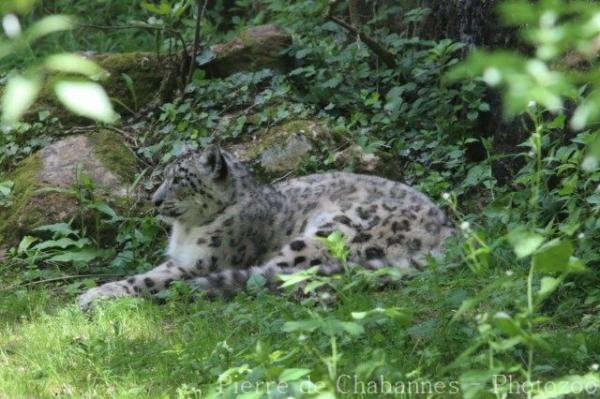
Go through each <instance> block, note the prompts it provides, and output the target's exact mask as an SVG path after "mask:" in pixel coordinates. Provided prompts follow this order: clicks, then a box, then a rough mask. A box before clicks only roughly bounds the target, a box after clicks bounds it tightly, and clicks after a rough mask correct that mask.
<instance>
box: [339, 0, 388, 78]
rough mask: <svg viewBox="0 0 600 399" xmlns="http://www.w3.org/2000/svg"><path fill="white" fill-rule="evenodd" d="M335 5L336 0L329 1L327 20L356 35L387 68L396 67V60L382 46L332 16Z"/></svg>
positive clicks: (360, 31)
mask: <svg viewBox="0 0 600 399" xmlns="http://www.w3.org/2000/svg"><path fill="white" fill-rule="evenodd" d="M336 3H337V0H330V1H329V8H328V9H327V18H328V19H330V20H331V21H333V22H335V23H336V24H338V25H340V26H341V27H342V28H344V29H346V30H347V31H349V32H351V33H353V34H355V35H358V38H359V39H360V40H362V41H363V43H365V44H366V45H367V47H368V48H370V49H371V51H372V52H374V53H375V55H377V56H378V57H379V58H381V59H382V60H383V62H385V63H386V65H387V66H389V67H390V68H394V67H395V66H396V60H395V57H394V55H393V54H392V53H390V52H389V51H387V50H386V49H385V48H383V46H382V45H381V44H379V43H378V42H377V41H376V40H375V39H373V38H372V37H371V36H369V35H367V34H366V33H364V32H363V31H362V30H360V29H357V28H356V27H354V26H352V25H351V24H349V23H347V22H346V21H344V20H343V19H341V18H338V17H336V16H335V15H333V6H334V5H335V4H336Z"/></svg>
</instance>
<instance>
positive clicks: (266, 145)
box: [227, 119, 333, 179]
mask: <svg viewBox="0 0 600 399" xmlns="http://www.w3.org/2000/svg"><path fill="white" fill-rule="evenodd" d="M332 143H333V139H332V136H331V131H330V128H329V126H328V125H327V123H326V122H325V121H320V120H308V119H306V120H305V119H299V120H291V121H287V122H284V123H282V124H280V125H277V126H273V127H270V128H268V129H263V130H260V131H259V132H257V133H256V134H255V135H253V136H252V138H251V140H248V141H245V142H243V143H237V144H233V145H229V146H227V148H228V149H229V150H230V151H232V152H233V153H234V155H235V156H236V157H237V158H239V159H241V160H244V161H246V162H249V163H250V164H251V165H252V166H253V167H254V169H255V170H256V171H257V172H259V175H261V176H263V177H266V178H267V179H270V178H276V177H281V176H282V175H285V174H287V173H288V172H291V171H293V170H295V169H297V168H298V167H300V166H301V164H302V162H304V161H306V160H307V159H308V158H309V157H310V155H312V154H315V153H316V152H318V151H321V150H322V149H324V148H326V147H329V146H331V145H332Z"/></svg>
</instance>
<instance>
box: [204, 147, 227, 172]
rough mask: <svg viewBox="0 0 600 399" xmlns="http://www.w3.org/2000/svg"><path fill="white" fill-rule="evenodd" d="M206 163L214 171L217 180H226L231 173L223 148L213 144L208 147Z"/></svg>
mask: <svg viewBox="0 0 600 399" xmlns="http://www.w3.org/2000/svg"><path fill="white" fill-rule="evenodd" d="M205 153H206V163H207V166H208V167H209V168H210V170H211V171H212V175H213V178H214V179H215V180H225V179H226V178H227V175H228V174H229V166H228V165H227V160H226V159H225V157H224V156H223V152H222V151H221V148H220V147H219V146H218V145H216V144H213V145H211V146H209V147H207V148H206V150H205Z"/></svg>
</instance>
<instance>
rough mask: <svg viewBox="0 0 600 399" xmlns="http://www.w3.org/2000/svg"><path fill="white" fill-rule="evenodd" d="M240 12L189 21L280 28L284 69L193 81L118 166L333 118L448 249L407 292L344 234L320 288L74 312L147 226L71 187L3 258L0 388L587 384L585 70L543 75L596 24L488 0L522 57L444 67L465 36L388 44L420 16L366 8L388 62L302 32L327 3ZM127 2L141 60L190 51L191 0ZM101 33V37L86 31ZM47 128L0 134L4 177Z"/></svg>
mask: <svg viewBox="0 0 600 399" xmlns="http://www.w3.org/2000/svg"><path fill="white" fill-rule="evenodd" d="M57 3H58V4H62V5H63V6H64V8H65V9H67V8H68V7H67V6H71V4H70V2H66V1H65V2H62V1H57ZM256 3H257V2H253V1H246V0H238V1H236V2H235V4H234V5H233V6H232V7H231V8H230V9H229V10H228V12H231V13H233V14H234V15H235V17H234V18H232V19H231V21H225V17H224V15H226V13H225V10H226V6H225V5H224V2H219V1H217V2H216V4H215V6H214V8H213V9H209V10H207V13H206V19H205V21H204V22H203V25H202V26H203V33H204V34H206V36H204V40H205V41H215V40H220V39H222V38H226V37H229V36H230V35H231V32H222V31H219V28H221V27H223V26H234V27H235V28H236V29H241V28H244V27H246V26H251V25H254V24H259V23H264V22H278V23H279V24H281V25H282V26H284V27H286V28H287V29H289V30H290V31H291V32H292V34H293V36H294V43H293V45H292V46H291V47H290V48H289V49H288V50H287V55H288V56H289V57H290V58H291V59H292V60H293V67H292V68H291V69H290V71H289V72H288V73H285V74H281V73H277V72H275V71H271V70H262V71H255V72H246V73H239V74H236V75H234V76H230V77H228V78H225V79H212V78H209V77H207V76H206V74H204V73H203V72H202V71H198V73H196V75H195V76H194V79H193V81H192V82H191V84H190V85H188V87H187V88H186V91H185V93H184V95H183V96H182V97H180V98H176V99H174V100H173V101H170V102H167V103H165V104H162V105H161V107H160V109H159V110H157V111H156V112H155V113H150V114H149V115H148V117H147V118H145V119H144V120H142V121H138V122H136V124H135V126H131V127H130V128H131V130H132V131H134V132H136V134H137V135H136V136H135V141H136V144H137V145H136V150H137V155H138V156H139V157H140V159H141V160H142V161H143V162H145V163H148V164H149V165H151V166H152V167H153V170H154V172H153V176H151V177H150V178H149V179H146V176H145V175H140V176H138V177H137V179H136V183H142V182H143V183H144V184H145V186H146V187H147V188H151V187H152V184H153V181H154V180H156V179H157V178H158V176H159V175H160V173H161V169H162V167H163V166H164V165H165V164H166V163H167V162H169V161H170V160H171V159H172V158H173V157H174V156H176V155H177V154H178V153H179V152H180V151H181V148H182V147H183V144H184V143H185V142H190V141H191V142H192V143H195V144H197V145H205V144H207V143H210V142H213V141H218V142H228V143H231V142H234V143H235V142H243V141H244V140H245V139H247V138H248V137H252V136H254V135H257V134H259V133H260V132H261V131H264V130H268V129H270V128H271V127H272V126H274V125H278V124H282V123H285V122H287V121H289V120H294V119H306V118H318V119H319V120H322V121H325V122H326V123H328V124H329V125H330V127H331V131H332V134H333V136H334V137H333V139H334V140H335V141H336V143H335V146H334V147H336V148H338V147H339V146H344V145H350V144H358V145H359V146H361V147H363V148H364V149H365V150H366V151H368V152H377V153H378V155H380V156H381V157H382V158H383V159H385V161H386V162H388V163H389V164H390V165H391V167H389V168H385V169H384V170H383V171H382V172H384V173H386V174H388V175H390V176H392V177H393V178H396V179H404V180H405V181H407V182H409V183H411V184H415V185H417V186H418V187H420V188H421V189H422V190H423V191H424V192H426V193H428V194H429V195H431V196H432V197H433V198H435V199H437V200H439V201H440V202H441V203H442V204H443V205H445V206H446V208H447V209H448V211H449V213H450V214H451V216H452V218H453V219H454V220H455V221H456V224H457V225H458V226H460V231H461V234H460V235H458V236H457V237H455V238H453V239H452V240H450V242H449V243H448V245H447V248H446V256H445V257H443V258H441V259H431V260H430V261H429V264H428V267H427V268H426V270H425V271H424V272H422V273H420V274H418V275H416V276H414V277H412V278H408V279H407V278H403V277H405V276H402V275H401V272H400V271H399V270H395V269H380V270H377V271H375V272H372V271H367V270H364V269H362V268H360V267H357V265H352V264H348V263H347V259H346V256H347V253H346V248H345V239H344V237H343V236H341V235H340V234H338V233H334V234H332V235H331V236H330V237H328V238H327V239H326V240H325V241H326V244H327V247H328V248H329V250H330V251H331V253H332V254H333V255H334V256H336V257H338V258H339V259H341V260H342V262H343V263H344V265H345V270H344V272H343V273H342V274H340V275H337V276H320V275H318V274H317V272H316V268H313V269H308V270H306V271H302V272H299V273H297V274H293V275H288V276H282V277H281V278H282V281H283V284H282V285H283V286H284V289H285V294H284V295H283V296H275V295H272V294H270V293H268V292H266V291H265V290H264V289H263V288H262V285H263V284H261V281H258V280H257V279H256V280H251V281H250V282H249V287H248V288H249V291H252V292H253V293H254V294H253V295H252V296H249V295H247V294H240V295H238V297H236V298H234V299H233V300H231V301H228V302H222V301H215V302H210V301H206V300H204V298H195V294H194V293H191V292H190V291H189V289H187V288H186V287H185V286H184V285H181V284H174V286H173V287H172V288H171V289H170V290H168V291H167V292H165V293H164V295H163V296H162V297H161V298H159V299H160V300H161V301H162V302H163V304H162V305H161V306H159V305H156V304H153V303H151V302H149V301H147V300H143V299H124V300H118V301H114V302H109V303H105V304H103V305H101V306H99V307H98V308H97V309H96V311H95V312H94V313H92V314H91V315H89V317H86V316H84V315H83V314H82V313H80V312H79V310H78V309H75V306H74V305H73V303H72V302H73V297H74V295H76V294H77V293H78V292H80V291H81V289H83V288H84V287H88V286H91V285H92V284H94V280H95V279H100V280H104V279H109V278H116V277H117V276H123V275H128V274H130V273H132V272H136V271H142V270H147V269H148V268H150V267H152V265H154V264H156V263H157V261H158V260H159V258H160V255H161V248H162V247H163V246H164V245H163V244H162V242H161V241H162V239H163V238H164V234H163V233H164V232H163V229H162V228H161V226H160V225H159V224H158V222H157V221H156V220H155V219H154V218H153V217H152V216H151V215H150V214H148V213H146V212H145V211H140V210H139V208H138V206H137V204H126V205H127V206H125V208H124V209H116V208H115V207H113V206H111V205H109V204H108V203H106V202H105V201H103V200H101V199H100V198H101V197H99V196H97V195H96V193H95V187H94V184H93V182H91V181H90V180H89V179H86V178H85V176H81V177H80V179H79V181H80V184H79V185H78V186H76V187H74V188H72V189H68V190H65V192H66V193H67V194H69V195H73V196H75V197H76V198H77V199H78V202H79V203H80V205H81V210H80V213H79V215H78V217H77V218H74V219H73V220H71V221H67V222H65V223H59V224H53V225H48V226H42V227H41V228H39V229H37V230H36V231H34V232H32V234H31V235H29V236H26V237H24V238H23V240H22V241H21V244H20V245H19V246H18V247H16V248H13V249H12V250H10V251H9V253H8V256H7V259H6V260H2V261H0V275H2V283H0V290H2V293H3V294H2V295H0V337H1V338H0V392H1V393H2V394H4V395H6V396H11V397H12V396H17V397H18V396H49V395H59V396H60V395H72V396H143V395H146V396H177V397H237V396H239V395H240V394H241V393H246V397H281V396H283V395H286V396H292V397H324V398H326V397H334V396H336V395H337V396H340V397H345V396H346V395H351V394H352V393H354V396H358V397H363V396H368V393H369V392H370V393H372V394H373V396H375V397H377V396H382V395H384V394H390V395H391V394H392V393H394V392H395V393H396V394H397V395H404V396H406V397H411V394H408V393H407V392H406V389H407V387H409V386H411V385H410V384H413V385H412V387H413V389H414V387H421V389H429V390H431V389H433V386H432V385H431V384H432V383H435V384H437V383H439V384H442V385H443V388H442V389H443V393H444V394H452V393H454V394H459V395H462V396H464V397H467V398H485V397H505V396H510V395H511V394H515V390H521V391H518V392H517V393H516V395H517V396H529V397H540V398H550V397H560V396H563V397H564V396H567V395H568V397H571V396H576V395H577V394H580V393H581V392H582V390H583V389H588V390H596V392H597V390H598V389H600V381H599V378H600V376H599V375H598V363H599V362H600V358H598V353H599V351H600V340H599V339H598V334H597V330H598V328H599V327H600V318H598V316H597V313H598V312H597V311H598V308H599V306H600V291H599V289H598V277H599V274H598V263H599V261H600V256H599V255H598V253H597V248H596V247H597V242H598V240H599V238H600V237H599V235H600V221H599V219H598V212H599V209H600V208H599V206H600V197H599V192H598V185H599V184H600V171H599V170H598V168H597V162H598V159H597V155H596V154H597V152H596V151H597V147H598V146H599V144H598V141H599V140H598V139H599V137H600V133H598V131H597V126H596V124H595V123H594V120H595V119H594V118H595V112H596V109H597V108H598V107H597V106H596V102H597V99H596V94H595V90H596V89H595V88H596V86H598V82H597V76H596V72H594V69H583V70H573V68H571V67H569V66H565V65H564V64H561V63H560V62H559V61H560V60H561V56H562V55H564V54H565V53H570V50H573V51H576V52H578V53H582V54H583V55H585V56H588V57H589V58H585V57H584V58H585V60H586V62H591V63H594V62H595V58H594V56H593V55H594V54H593V53H591V52H590V51H591V47H590V45H591V44H592V42H593V39H594V38H595V37H596V35H597V33H598V32H597V26H596V25H595V19H594V18H593V17H594V16H595V15H596V14H597V12H598V9H597V7H595V6H594V5H593V4H590V3H589V2H584V1H582V2H577V1H573V2H568V3H562V2H560V3H559V2H554V1H543V2H538V3H532V4H529V3H526V2H514V1H510V2H506V3H505V4H504V6H503V10H504V14H505V15H506V18H507V19H508V16H509V15H510V16H511V18H512V19H511V21H512V23H515V24H518V25H519V26H521V25H525V26H526V27H528V28H527V29H523V37H524V38H525V40H527V43H528V45H530V46H533V50H534V52H533V53H532V54H529V55H524V54H520V53H517V52H516V51H515V52H500V51H493V52H486V53H482V52H477V51H476V52H472V53H470V55H469V56H468V57H467V60H466V61H465V62H462V63H460V64H459V59H460V57H461V54H463V53H465V52H468V51H469V49H467V48H466V47H465V46H464V45H463V44H461V43H454V42H452V41H449V40H440V41H429V40H423V39H421V38H415V37H411V36H410V34H409V33H408V32H412V28H411V29H409V28H408V26H410V27H413V26H415V24H417V23H418V21H419V18H421V17H422V16H424V15H426V13H427V10H422V9H417V10H413V11H408V10H405V9H403V8H402V7H401V6H395V7H386V6H383V5H379V4H377V5H376V6H375V15H374V18H373V19H372V20H370V21H368V22H367V23H366V25H365V26H364V27H363V29H365V31H367V32H368V33H369V35H371V36H372V37H374V38H376V40H378V41H379V43H381V44H382V45H383V46H385V48H386V49H387V50H388V51H390V52H391V53H392V54H394V56H395V57H396V61H397V62H396V65H397V66H396V67H395V68H389V67H387V66H385V65H382V64H380V63H379V61H378V60H377V59H376V57H375V56H374V55H373V53H372V52H371V51H370V50H369V48H368V47H366V46H365V45H364V44H363V43H361V42H360V41H357V40H356V38H355V37H353V36H352V35H349V34H348V33H347V32H346V31H345V30H343V29H342V28H340V27H339V26H338V25H336V24H335V23H333V22H331V21H326V20H324V19H323V18H322V16H323V14H324V11H325V9H326V7H327V2H326V1H322V0H318V1H317V0H301V1H294V2H289V1H283V0H265V1H262V2H260V6H259V7H258V8H257V5H256ZM144 4H145V5H144V6H143V7H142V6H140V5H139V4H136V9H135V10H132V9H130V8H129V7H130V6H129V5H128V6H127V7H128V8H127V12H128V13H129V14H128V15H130V16H131V18H132V19H134V20H137V21H139V20H144V18H146V21H145V22H143V23H142V24H154V23H155V24H156V25H154V27H159V28H160V31H161V32H162V33H163V34H164V35H165V37H163V38H158V41H157V43H158V44H159V46H160V48H161V50H165V49H167V50H168V49H169V48H170V46H174V44H173V41H177V40H178V39H177V34H175V32H179V33H180V34H181V35H182V36H183V37H184V39H185V40H189V38H190V37H191V36H190V34H191V32H192V26H193V25H194V24H193V16H192V14H191V12H189V11H190V8H178V7H189V3H188V2H177V1H161V2H153V3H152V4H150V3H144ZM402 4H404V2H403V3H402ZM342 6H343V4H340V5H339V7H342ZM73 7H75V5H73ZM113 7H119V6H118V5H117V3H113V2H110V1H107V7H106V8H105V9H106V10H109V9H110V10H115V9H116V8H113ZM76 10H78V9H76ZM181 10H184V11H181ZM219 10H220V11H222V12H220V11H219ZM59 11H60V10H59ZM180 11H181V14H178V15H177V13H178V12H180ZM343 11H344V10H343V9H342V8H340V9H337V10H336V13H337V14H338V15H341V14H343ZM399 11H403V12H404V15H405V20H404V23H405V24H406V25H407V26H405V27H404V28H403V29H400V30H397V31H392V30H391V29H390V28H389V26H388V24H386V22H387V21H388V18H389V17H390V16H391V15H396V14H395V13H397V12H399ZM148 13H150V14H148ZM147 17H149V18H154V19H153V20H152V21H149V20H148V19H147ZM117 18H119V19H118V20H119V21H120V22H123V21H126V19H123V18H125V17H124V16H122V15H119V16H118V17H117ZM514 18H517V19H514ZM137 25H140V24H139V23H138V24H137ZM153 32H155V31H154V30H153ZM155 33H156V32H155ZM97 35H98V36H97V38H99V39H97V40H99V41H105V39H106V36H105V33H102V32H98V33H97ZM144 35H145V37H146V36H148V34H147V32H146V33H144ZM113 37H118V36H116V35H115V36H113ZM122 37H123V39H122V40H123V42H124V43H119V44H114V42H113V44H114V45H115V47H116V48H127V46H129V45H131V43H138V40H141V41H139V42H140V43H141V42H143V43H145V45H147V46H148V47H149V49H151V47H152V46H153V44H152V43H151V41H147V40H145V39H143V40H142V39H140V38H139V37H137V38H135V39H134V38H132V36H131V35H130V34H129V33H128V34H125V33H123V36H122ZM155 39H156V37H155ZM86 40H89V41H90V42H93V41H94V40H96V39H95V38H94V37H93V36H89V38H88V39H86ZM52 52H54V51H53V50H52ZM45 59H46V60H47V59H50V60H51V59H52V58H45ZM63 60H64V59H63ZM55 61H56V60H55ZM60 61H61V60H60V59H58V64H59V65H60V64H61V62H60ZM449 70H451V72H450V73H449V74H448V75H447V73H448V71H449ZM75 72H79V71H75ZM134 83H135V82H134ZM485 83H488V84H490V83H491V84H496V85H497V87H499V88H500V89H502V90H503V93H504V95H505V109H506V110H507V114H509V115H510V114H516V113H519V114H521V113H522V115H521V116H522V118H523V120H524V124H523V125H524V126H525V127H526V128H527V129H530V131H531V135H530V137H529V138H528V140H527V141H525V142H524V143H522V144H521V146H520V147H519V149H521V152H518V153H515V154H510V155H506V154H503V153H501V152H499V150H498V148H496V147H495V144H497V143H493V142H492V140H489V139H481V138H480V137H481V136H483V135H484V134H483V133H484V132H481V131H479V129H481V126H480V125H479V122H480V121H479V119H480V117H481V116H482V115H483V116H485V115H486V113H488V112H489V111H490V105H488V104H487V103H486V102H485V101H484V99H483V98H484V90H485V89H484V84H485ZM130 85H131V84H130ZM573 102H574V103H576V106H575V108H576V109H577V110H576V111H575V113H574V114H573V115H572V114H571V113H570V112H569V109H571V104H573ZM136 108H137V107H136ZM56 123H57V122H56V121H52V120H48V118H47V116H46V117H45V116H44V114H41V115H38V119H37V120H36V121H30V122H29V123H18V124H15V125H13V127H12V128H11V129H5V133H4V135H3V136H2V137H3V139H2V140H4V141H3V142H2V143H1V146H0V147H1V148H0V149H1V152H0V167H1V168H2V170H8V169H10V168H12V167H13V166H14V163H15V162H16V161H17V160H18V159H20V158H22V157H23V156H25V155H27V154H29V153H31V152H32V151H33V150H34V149H36V148H38V147H40V146H42V145H44V144H45V143H47V142H49V141H51V140H53V139H54V138H55V137H58V136H60V133H58V132H59V126H57V125H56ZM568 126H571V127H575V128H577V131H575V132H573V131H570V130H568ZM40 132H42V133H43V134H37V133H40ZM476 142H481V144H482V146H483V148H484V149H485V150H486V153H487V157H486V159H484V160H483V161H480V162H468V160H467V158H466V151H467V146H468V145H470V144H472V143H476ZM332 151H333V149H329V148H324V149H323V150H322V151H321V152H317V153H316V154H314V155H313V156H312V157H311V159H308V160H306V162H305V163H304V164H303V167H302V168H301V169H300V170H299V171H294V172H295V173H306V172H308V171H311V172H312V171H319V170H324V169H327V168H331V167H333V165H334V163H333V162H331V158H332V157H331V152H332ZM508 156H510V157H512V158H515V159H516V160H517V161H519V162H520V164H521V165H522V168H521V169H520V171H519V172H518V173H517V174H516V176H515V177H514V179H513V180H512V181H510V182H509V183H508V184H506V185H502V184H499V182H498V181H497V180H496V178H495V176H494V174H493V173H492V169H493V168H492V167H493V166H494V164H495V163H496V162H497V161H498V160H502V159H504V158H506V157H508ZM14 183H15V182H9V181H3V180H2V179H0V206H6V205H7V204H9V203H10V200H11V192H12V187H13V186H12V184H14ZM90 221H91V222H90ZM400 278H403V279H402V280H400ZM382 282H385V283H387V284H386V286H385V287H383V288H382ZM399 282H401V284H400V285H401V286H400V287H399V288H398V287H397V285H399V284H398V283H399ZM192 299H196V300H192ZM215 326H218V328H215ZM56 348H59V350H56ZM148 364H151V365H152V366H151V367H148ZM13 381H18V383H14V382H13ZM356 382H358V383H359V384H358V385H356ZM360 384H362V385H360ZM427 384H429V385H427ZM280 385H281V386H282V387H283V388H281V391H277V389H279V388H278V387H279V386H280ZM442 385H439V386H442ZM423 387H424V388H423ZM369 389H370V391H369ZM394 389H396V391H394ZM401 389H404V391H399V390H401ZM578 390H579V392H578ZM427 392H428V393H429V394H430V395H434V393H432V392H431V391H427ZM413 393H414V392H413ZM412 396H413V397H414V396H418V395H412ZM580 396H583V395H580Z"/></svg>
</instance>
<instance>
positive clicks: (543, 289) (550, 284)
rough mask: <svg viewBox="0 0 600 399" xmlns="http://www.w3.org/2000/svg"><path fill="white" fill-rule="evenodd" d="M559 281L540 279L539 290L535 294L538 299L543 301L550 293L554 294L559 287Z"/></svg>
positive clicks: (551, 278)
mask: <svg viewBox="0 0 600 399" xmlns="http://www.w3.org/2000/svg"><path fill="white" fill-rule="evenodd" d="M561 281H562V280H561V279H558V278H554V277H547V276H545V277H542V280H541V282H540V290H539V291H538V293H537V294H538V299H539V300H541V299H544V298H546V297H547V296H548V295H550V294H551V293H552V292H554V290H555V289H556V288H558V286H559V285H560V283H561Z"/></svg>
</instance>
